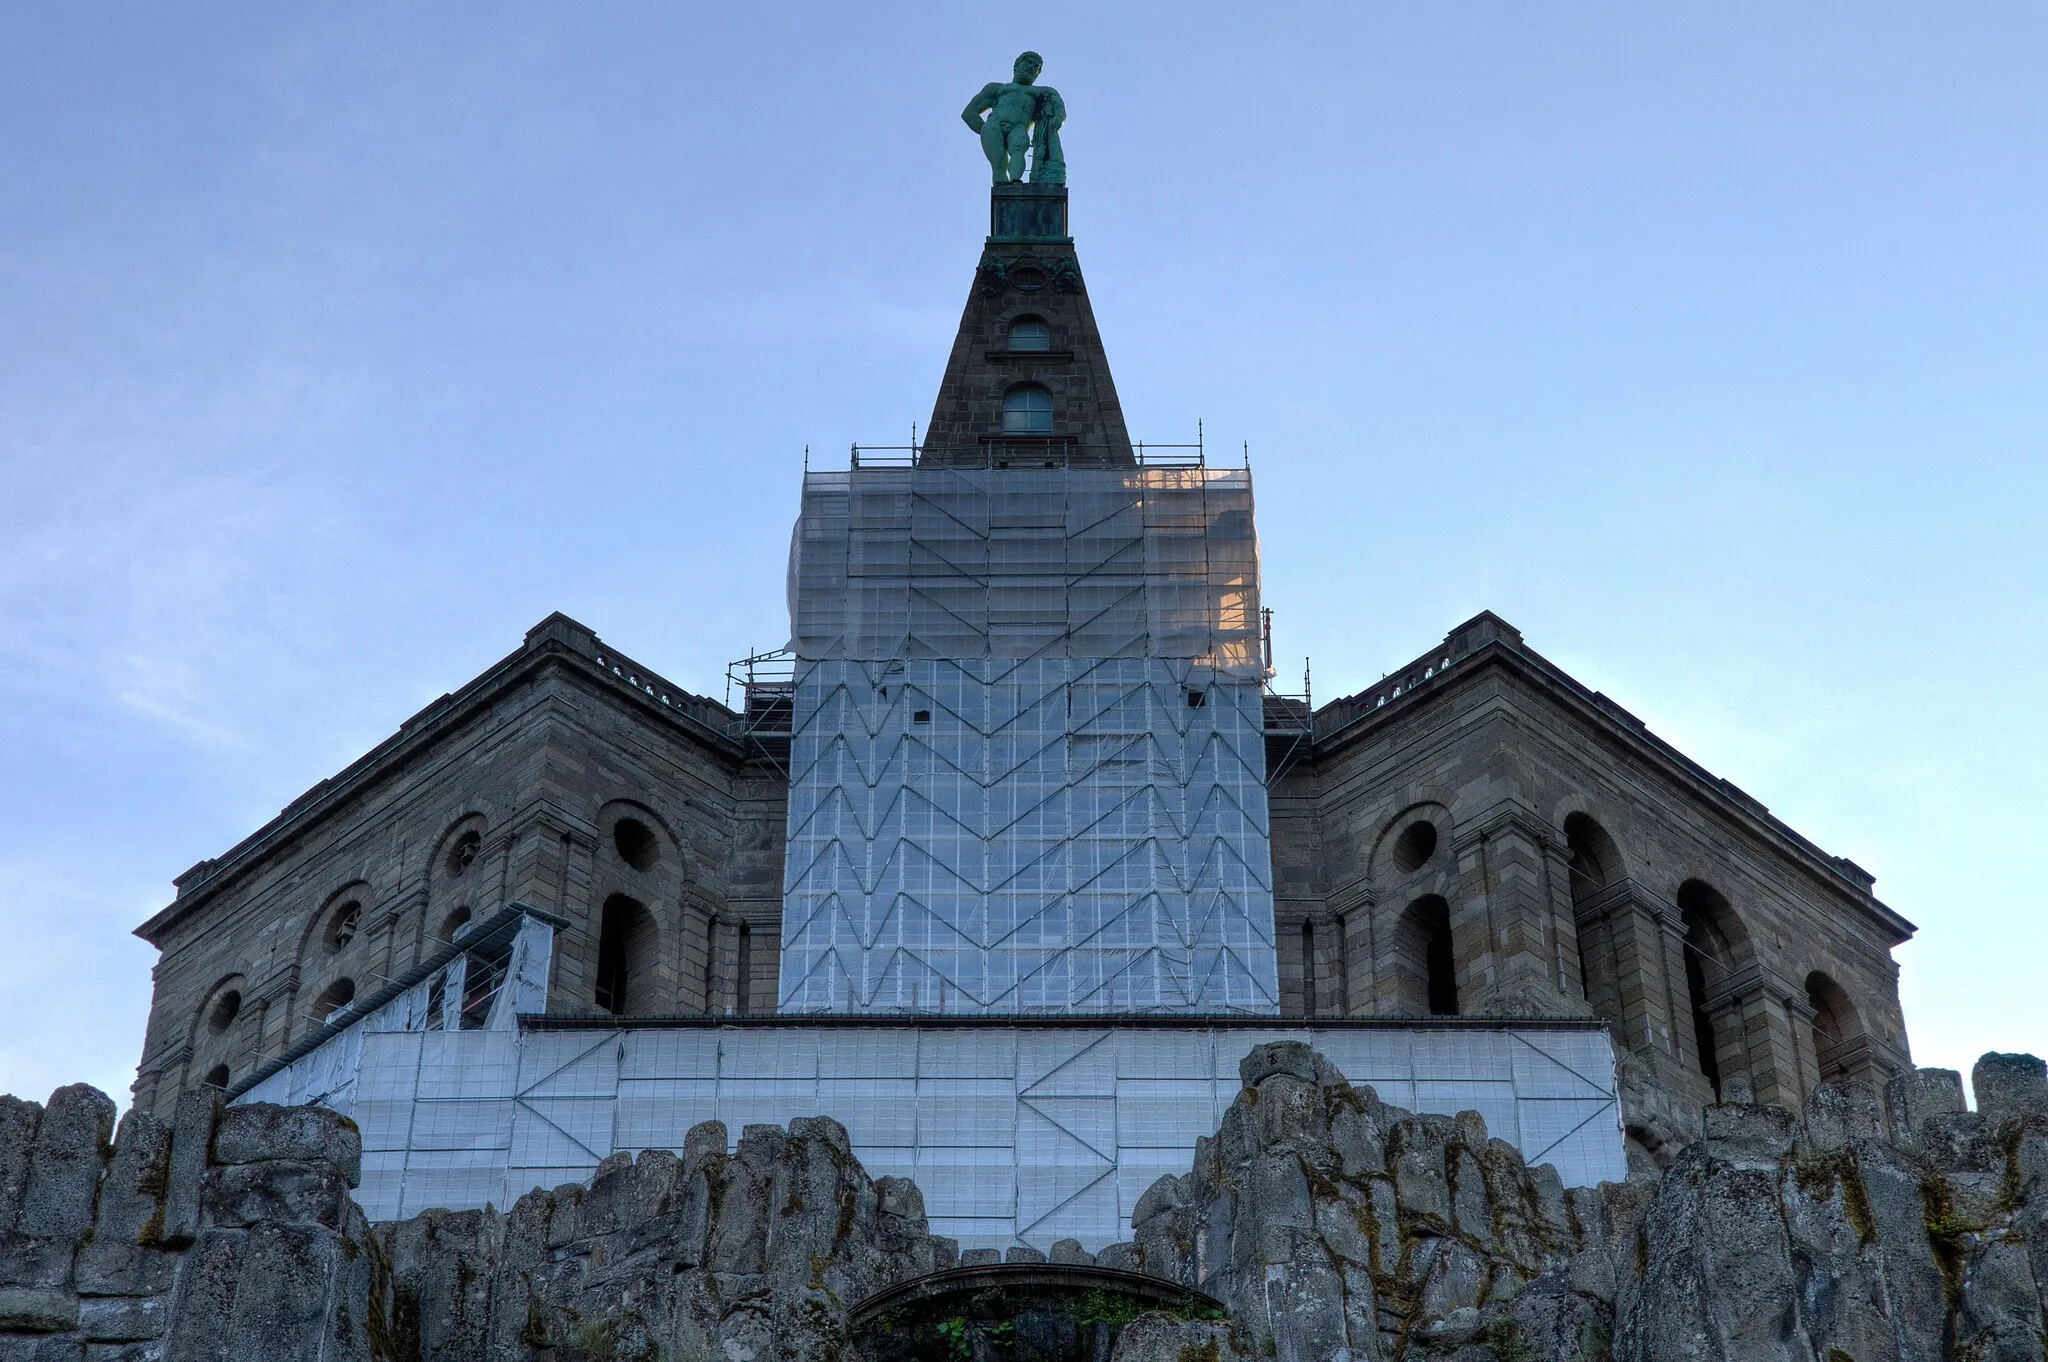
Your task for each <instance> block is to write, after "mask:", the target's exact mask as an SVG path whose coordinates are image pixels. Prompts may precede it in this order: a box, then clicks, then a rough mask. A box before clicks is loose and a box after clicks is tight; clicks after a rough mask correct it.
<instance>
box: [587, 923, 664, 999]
mask: <svg viewBox="0 0 2048 1362" xmlns="http://www.w3.org/2000/svg"><path fill="white" fill-rule="evenodd" d="M655 954H656V946H655V929H654V917H653V915H652V914H650V913H649V912H648V911H647V906H646V905H645V904H643V903H641V902H640V900H638V899H635V898H629V897H628V896H626V895H624V894H614V895H612V896H611V897H610V898H608V899H606V900H605V901H604V915H603V917H602V918H601V919H600V921H599V924H598V933H597V988H596V1001H597V1005H598V1007H599V1009H600V1010H602V1011H605V1012H609V1013H611V1014H612V1015H613V1016H615V1017H623V1016H625V1015H626V1014H627V1013H628V1012H630V1011H633V1010H636V1009H637V1010H639V1011H642V1012H645V1011H648V1010H650V1009H651V1008H652V1007H653V1003H654V997H653V992H654V990H653V971H654V960H655Z"/></svg>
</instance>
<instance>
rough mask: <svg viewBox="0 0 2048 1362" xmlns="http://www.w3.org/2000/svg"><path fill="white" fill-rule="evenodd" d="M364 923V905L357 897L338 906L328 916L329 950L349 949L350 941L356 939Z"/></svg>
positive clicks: (329, 952) (331, 952) (330, 951)
mask: <svg viewBox="0 0 2048 1362" xmlns="http://www.w3.org/2000/svg"><path fill="white" fill-rule="evenodd" d="M362 925H363V905H362V903H361V902H360V901H358V900H356V899H350V900H349V901H348V902H347V903H344V904H342V905H341V906H340V907H338V908H336V909H335V910H334V911H333V912H332V913H330V914H328V917H327V951H328V954H330V955H333V954H338V953H339V952H341V951H343V950H345V949H347V947H348V944H349V942H351V941H354V940H355V939H356V932H357V931H358V930H360V929H361V927H362Z"/></svg>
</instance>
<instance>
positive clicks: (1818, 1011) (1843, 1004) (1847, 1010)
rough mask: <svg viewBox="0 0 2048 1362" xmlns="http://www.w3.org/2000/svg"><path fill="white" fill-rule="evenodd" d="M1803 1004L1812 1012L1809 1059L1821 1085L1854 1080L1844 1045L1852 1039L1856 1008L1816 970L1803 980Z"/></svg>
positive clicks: (1831, 980) (1833, 984) (1840, 989)
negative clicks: (1811, 1038) (1804, 986)
mask: <svg viewBox="0 0 2048 1362" xmlns="http://www.w3.org/2000/svg"><path fill="white" fill-rule="evenodd" d="M1806 1002H1807V1006H1809V1007H1811V1008H1812V1009H1813V1058H1814V1065H1815V1067H1816V1068H1817V1069H1818V1070H1819V1072H1820V1081H1821V1082H1823V1083H1837V1082H1841V1081H1843V1080H1845V1079H1850V1078H1854V1077H1855V1076H1856V1074H1855V1072H1854V1070H1853V1069H1852V1068H1851V1067H1850V1065H1849V1063H1848V1053H1847V1048H1848V1042H1849V1041H1850V1040H1852V1039H1854V1038H1855V1037H1856V1035H1857V1034H1858V1032H1859V1030H1860V1028H1859V1026H1858V1024H1857V1018H1856V1005H1855V1004H1854V1003H1852V1002H1850V1001H1849V995H1848V994H1847V993H1844V992H1843V991H1842V986H1841V985H1840V984H1838V983H1836V982H1835V981H1834V980H1833V979H1830V978H1828V976H1827V975H1825V974H1822V973H1821V972H1820V971H1819V970H1815V971H1814V972H1813V973H1811V974H1809V975H1807V976H1806Z"/></svg>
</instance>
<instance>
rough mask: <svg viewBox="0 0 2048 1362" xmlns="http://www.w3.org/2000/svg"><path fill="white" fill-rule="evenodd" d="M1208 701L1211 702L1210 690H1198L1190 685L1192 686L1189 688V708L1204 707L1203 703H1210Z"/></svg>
mask: <svg viewBox="0 0 2048 1362" xmlns="http://www.w3.org/2000/svg"><path fill="white" fill-rule="evenodd" d="M1208 703H1209V692H1207V691H1205V690H1196V689H1194V688H1193V687H1190V688H1189V690H1188V708H1189V709H1200V708H1201V707H1202V706H1203V705H1206V704H1208Z"/></svg>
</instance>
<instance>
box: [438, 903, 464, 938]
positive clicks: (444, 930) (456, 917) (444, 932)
mask: <svg viewBox="0 0 2048 1362" xmlns="http://www.w3.org/2000/svg"><path fill="white" fill-rule="evenodd" d="M468 925H469V909H467V908H457V909H456V910H455V911H454V912H452V913H450V914H449V915H448V916H446V917H444V918H442V919H441V925H440V927H439V928H438V929H437V930H436V931H435V932H434V939H435V940H436V941H450V942H452V941H454V940H455V938H456V936H457V934H459V933H460V932H461V931H462V929H463V928H464V927H467V926H468Z"/></svg>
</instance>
